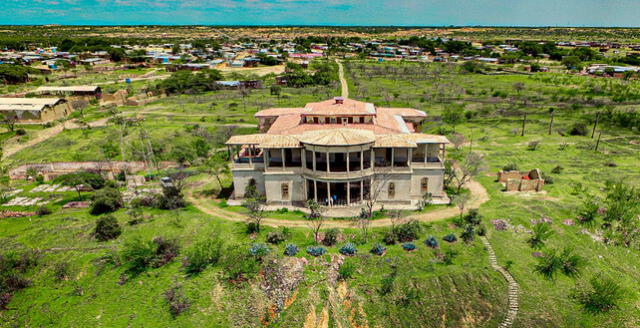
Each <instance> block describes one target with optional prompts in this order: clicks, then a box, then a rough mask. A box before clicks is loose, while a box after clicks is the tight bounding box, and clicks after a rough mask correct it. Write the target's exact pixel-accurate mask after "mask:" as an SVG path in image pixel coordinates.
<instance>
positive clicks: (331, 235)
mask: <svg viewBox="0 0 640 328" xmlns="http://www.w3.org/2000/svg"><path fill="white" fill-rule="evenodd" d="M339 234H340V230H338V229H335V228H333V229H329V230H327V232H325V234H324V238H323V239H322V244H323V245H325V246H333V245H335V244H336V243H337V242H338V235H339Z"/></svg>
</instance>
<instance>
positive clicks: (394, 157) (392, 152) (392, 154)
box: [391, 148, 396, 168]
mask: <svg viewBox="0 0 640 328" xmlns="http://www.w3.org/2000/svg"><path fill="white" fill-rule="evenodd" d="M395 159H396V153H395V151H394V148H391V168H393V162H394V161H395Z"/></svg>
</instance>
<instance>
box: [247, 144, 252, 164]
mask: <svg viewBox="0 0 640 328" xmlns="http://www.w3.org/2000/svg"><path fill="white" fill-rule="evenodd" d="M248 150H249V165H251V166H253V160H252V159H251V157H252V156H253V152H252V151H251V145H249V148H248Z"/></svg>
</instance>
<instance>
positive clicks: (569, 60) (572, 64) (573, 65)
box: [562, 56, 582, 70]
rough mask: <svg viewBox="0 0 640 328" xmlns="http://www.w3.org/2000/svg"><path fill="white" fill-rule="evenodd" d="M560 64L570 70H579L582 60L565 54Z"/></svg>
mask: <svg viewBox="0 0 640 328" xmlns="http://www.w3.org/2000/svg"><path fill="white" fill-rule="evenodd" d="M562 65H564V66H565V67H567V69H571V70H581V69H582V61H581V60H580V58H579V57H577V56H566V57H564V58H562Z"/></svg>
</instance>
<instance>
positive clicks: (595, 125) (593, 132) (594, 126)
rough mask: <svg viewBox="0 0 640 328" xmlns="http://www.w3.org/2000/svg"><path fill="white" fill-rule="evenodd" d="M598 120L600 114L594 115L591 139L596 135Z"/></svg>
mask: <svg viewBox="0 0 640 328" xmlns="http://www.w3.org/2000/svg"><path fill="white" fill-rule="evenodd" d="M598 119H600V112H598V113H596V121H595V123H593V130H591V139H593V136H594V135H595V134H596V127H598Z"/></svg>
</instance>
